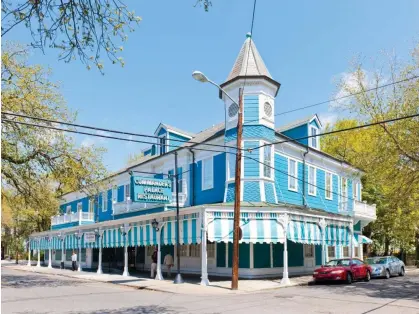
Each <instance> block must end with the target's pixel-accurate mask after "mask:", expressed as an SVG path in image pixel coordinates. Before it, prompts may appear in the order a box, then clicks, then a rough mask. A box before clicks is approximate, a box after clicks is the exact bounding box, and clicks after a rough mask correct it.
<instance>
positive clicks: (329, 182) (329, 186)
mask: <svg viewBox="0 0 419 314" xmlns="http://www.w3.org/2000/svg"><path fill="white" fill-rule="evenodd" d="M325 176H326V178H325V185H326V186H325V197H326V199H328V200H331V199H333V194H332V191H333V190H332V189H333V188H332V186H333V185H332V174H331V173H330V172H325Z"/></svg>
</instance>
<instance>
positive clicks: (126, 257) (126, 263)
mask: <svg viewBox="0 0 419 314" xmlns="http://www.w3.org/2000/svg"><path fill="white" fill-rule="evenodd" d="M123 228H124V229H123V230H124V272H123V273H122V276H124V277H128V276H129V272H128V232H129V230H130V228H131V227H130V226H129V225H128V224H124V227H123Z"/></svg>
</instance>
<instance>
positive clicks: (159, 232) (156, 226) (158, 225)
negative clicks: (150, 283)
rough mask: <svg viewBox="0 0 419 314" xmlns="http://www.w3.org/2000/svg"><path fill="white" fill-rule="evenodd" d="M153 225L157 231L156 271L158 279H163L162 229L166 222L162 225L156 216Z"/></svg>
mask: <svg viewBox="0 0 419 314" xmlns="http://www.w3.org/2000/svg"><path fill="white" fill-rule="evenodd" d="M151 226H152V227H153V228H154V229H155V230H156V232H157V271H156V278H155V279H156V280H163V279H164V278H163V275H162V272H161V231H162V229H161V228H163V226H164V223H162V225H161V226H160V223H159V222H158V221H157V220H156V219H155V218H154V219H153V221H152V222H151Z"/></svg>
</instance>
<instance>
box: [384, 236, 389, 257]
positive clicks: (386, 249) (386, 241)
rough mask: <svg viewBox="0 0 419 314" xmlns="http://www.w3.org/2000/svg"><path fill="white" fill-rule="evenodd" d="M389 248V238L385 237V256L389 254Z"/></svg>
mask: <svg viewBox="0 0 419 314" xmlns="http://www.w3.org/2000/svg"><path fill="white" fill-rule="evenodd" d="M389 250H390V240H389V239H388V238H387V237H386V238H385V240H384V255H385V256H387V255H389V253H390V252H389Z"/></svg>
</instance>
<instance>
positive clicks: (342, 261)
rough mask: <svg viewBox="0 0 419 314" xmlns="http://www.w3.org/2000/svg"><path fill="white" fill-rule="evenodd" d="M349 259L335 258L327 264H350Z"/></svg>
mask: <svg viewBox="0 0 419 314" xmlns="http://www.w3.org/2000/svg"><path fill="white" fill-rule="evenodd" d="M349 262H350V261H349V260H348V259H334V260H332V261H330V262H328V263H327V264H326V265H325V266H349Z"/></svg>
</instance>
